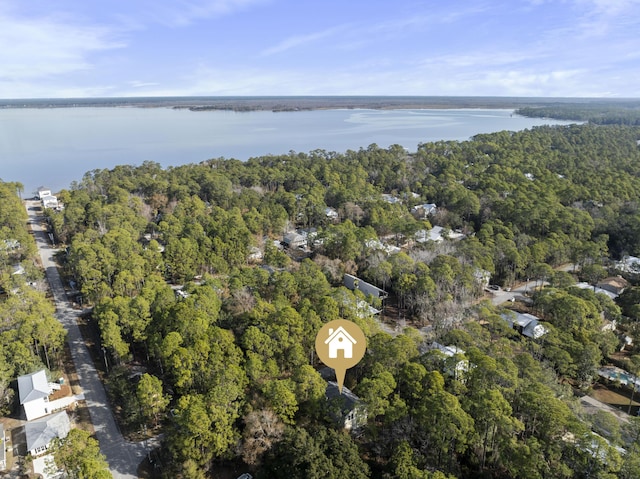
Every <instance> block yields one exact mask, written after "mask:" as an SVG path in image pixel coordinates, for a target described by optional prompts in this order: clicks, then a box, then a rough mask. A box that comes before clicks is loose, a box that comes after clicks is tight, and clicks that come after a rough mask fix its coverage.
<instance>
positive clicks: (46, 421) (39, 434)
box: [24, 411, 71, 456]
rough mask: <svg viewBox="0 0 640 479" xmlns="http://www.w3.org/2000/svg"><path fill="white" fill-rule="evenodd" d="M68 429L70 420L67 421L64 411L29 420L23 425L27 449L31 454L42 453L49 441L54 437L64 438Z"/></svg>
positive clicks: (47, 447)
mask: <svg viewBox="0 0 640 479" xmlns="http://www.w3.org/2000/svg"><path fill="white" fill-rule="evenodd" d="M70 430H71V421H69V416H68V415H67V412H66V411H62V412H59V413H57V414H53V415H51V416H48V417H46V418H42V419H38V420H35V421H29V422H28V423H26V424H25V426H24V432H25V436H26V440H27V451H29V453H30V454H31V455H32V456H37V455H39V454H42V453H44V452H46V451H47V449H49V446H50V445H51V441H53V440H54V439H56V438H60V439H64V438H65V437H67V434H69V431H70Z"/></svg>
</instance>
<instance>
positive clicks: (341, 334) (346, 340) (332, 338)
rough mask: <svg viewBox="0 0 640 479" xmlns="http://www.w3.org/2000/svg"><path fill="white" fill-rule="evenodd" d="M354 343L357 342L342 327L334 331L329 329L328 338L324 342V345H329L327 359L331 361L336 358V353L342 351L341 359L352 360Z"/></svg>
mask: <svg viewBox="0 0 640 479" xmlns="http://www.w3.org/2000/svg"><path fill="white" fill-rule="evenodd" d="M356 343H357V341H356V340H355V339H354V338H353V336H351V335H350V334H349V333H348V332H347V331H346V330H345V329H344V328H343V327H342V326H340V327H339V328H338V329H336V330H335V331H334V330H333V328H330V329H329V337H328V338H327V339H325V341H324V344H328V345H329V357H330V358H333V359H336V358H337V357H338V351H342V354H343V356H342V357H343V358H345V359H348V358H352V357H353V345H354V344H356Z"/></svg>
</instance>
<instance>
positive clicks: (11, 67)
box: [0, 13, 125, 82]
mask: <svg viewBox="0 0 640 479" xmlns="http://www.w3.org/2000/svg"><path fill="white" fill-rule="evenodd" d="M124 45H125V44H124V42H123V41H122V40H119V39H117V38H116V37H115V35H114V32H112V31H109V30H108V29H106V28H104V27H92V26H85V25H80V24H77V23H74V22H73V21H72V20H70V19H67V18H61V17H41V18H29V19H24V18H18V17H15V16H10V15H9V14H6V13H0V65H2V68H1V69H0V78H1V79H2V80H4V82H22V81H25V80H31V79H38V78H42V79H45V78H47V77H51V76H55V75H61V74H67V73H72V72H77V71H82V70H88V69H91V68H92V64H91V61H90V60H89V56H90V54H92V53H95V52H100V51H106V50H111V49H117V48H122V47H124Z"/></svg>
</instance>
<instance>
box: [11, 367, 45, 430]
mask: <svg viewBox="0 0 640 479" xmlns="http://www.w3.org/2000/svg"><path fill="white" fill-rule="evenodd" d="M51 393H53V389H52V387H51V386H50V384H49V381H48V380H47V374H46V373H45V371H44V369H41V370H40V371H36V372H35V373H31V374H25V375H24V376H20V377H19V378H18V394H19V396H20V404H21V405H22V406H23V407H24V413H25V416H26V417H27V421H31V420H32V419H37V418H39V417H42V416H46V415H47V414H49V413H51V410H50V409H49V404H48V403H49V396H50V395H51Z"/></svg>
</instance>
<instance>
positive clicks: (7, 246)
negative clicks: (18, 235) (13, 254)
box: [0, 239, 20, 250]
mask: <svg viewBox="0 0 640 479" xmlns="http://www.w3.org/2000/svg"><path fill="white" fill-rule="evenodd" d="M18 248H20V241H18V240H17V239H6V240H4V241H3V242H2V243H0V249H2V250H13V249H18Z"/></svg>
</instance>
